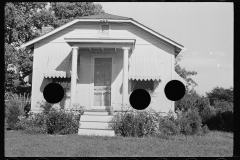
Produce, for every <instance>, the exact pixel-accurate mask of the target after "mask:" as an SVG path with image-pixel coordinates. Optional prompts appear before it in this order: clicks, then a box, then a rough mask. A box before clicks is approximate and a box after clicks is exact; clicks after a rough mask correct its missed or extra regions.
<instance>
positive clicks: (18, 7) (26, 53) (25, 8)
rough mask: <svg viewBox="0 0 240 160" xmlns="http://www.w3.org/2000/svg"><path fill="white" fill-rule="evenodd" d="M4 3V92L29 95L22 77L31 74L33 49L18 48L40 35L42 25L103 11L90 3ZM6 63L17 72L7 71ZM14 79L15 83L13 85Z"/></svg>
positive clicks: (29, 90) (57, 24) (65, 21)
mask: <svg viewBox="0 0 240 160" xmlns="http://www.w3.org/2000/svg"><path fill="white" fill-rule="evenodd" d="M47 5H48V2H7V3H5V8H4V11H5V14H4V15H5V17H4V20H5V23H4V29H5V36H4V37H5V83H4V87H5V91H6V92H9V91H10V92H13V93H18V94H19V93H29V94H31V86H28V85H27V83H26V82H24V80H23V79H24V78H25V77H26V76H28V75H29V74H30V73H32V62H33V50H32V49H19V47H20V46H21V45H22V44H23V43H25V42H27V41H30V40H32V39H34V38H36V37H39V36H40V35H41V28H42V26H43V25H51V26H53V27H54V28H56V27H59V26H60V25H62V24H64V23H67V22H69V21H71V20H72V19H74V18H78V17H81V16H85V15H94V14H97V13H99V12H104V11H103V10H102V6H101V5H100V4H94V3H92V2H87V3H86V2H58V3H55V2H53V3H50V7H49V8H48V7H47ZM9 65H12V66H13V67H15V68H16V72H14V71H13V70H8V68H9ZM14 82H16V83H15V84H16V85H14Z"/></svg>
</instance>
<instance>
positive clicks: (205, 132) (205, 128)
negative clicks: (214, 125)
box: [202, 125, 210, 134]
mask: <svg viewBox="0 0 240 160" xmlns="http://www.w3.org/2000/svg"><path fill="white" fill-rule="evenodd" d="M209 132H210V130H209V128H208V126H207V125H204V126H203V127H202V133H203V134H208V133H209Z"/></svg>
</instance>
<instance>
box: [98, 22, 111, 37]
mask: <svg viewBox="0 0 240 160" xmlns="http://www.w3.org/2000/svg"><path fill="white" fill-rule="evenodd" d="M109 28H110V27H109V25H108V24H102V25H101V33H100V34H101V36H109Z"/></svg>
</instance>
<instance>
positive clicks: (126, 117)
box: [109, 111, 158, 137]
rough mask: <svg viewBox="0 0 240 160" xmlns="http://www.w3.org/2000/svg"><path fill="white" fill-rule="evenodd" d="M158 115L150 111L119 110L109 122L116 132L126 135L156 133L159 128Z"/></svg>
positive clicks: (138, 135) (140, 135)
mask: <svg viewBox="0 0 240 160" xmlns="http://www.w3.org/2000/svg"><path fill="white" fill-rule="evenodd" d="M157 122H158V115H157V113H154V112H153V113H150V112H149V111H132V112H131V111H128V112H119V113H117V114H116V115H115V116H114V117H113V119H112V120H111V121H110V123H109V127H110V128H111V129H113V130H114V131H115V133H116V134H118V135H121V136H124V137H129V136H132V137H143V136H150V135H154V134H155V132H156V131H157V130H158V123H157Z"/></svg>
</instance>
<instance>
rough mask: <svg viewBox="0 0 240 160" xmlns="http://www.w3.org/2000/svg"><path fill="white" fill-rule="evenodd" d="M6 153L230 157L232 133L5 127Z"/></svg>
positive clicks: (80, 155) (74, 155) (73, 155)
mask: <svg viewBox="0 0 240 160" xmlns="http://www.w3.org/2000/svg"><path fill="white" fill-rule="evenodd" d="M5 156H6V157H89V156H90V157H117V156H121V157H176V156H180V157H181V156H182V157H183V156H184V157H219V156H220V157H230V156H233V134H231V133H224V132H210V133H209V134H207V135H205V136H190V137H188V139H187V140H186V139H185V137H183V136H175V137H171V138H170V139H162V138H124V137H94V136H92V137H88V136H79V135H65V136H51V135H44V134H28V133H25V132H23V131H5Z"/></svg>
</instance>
